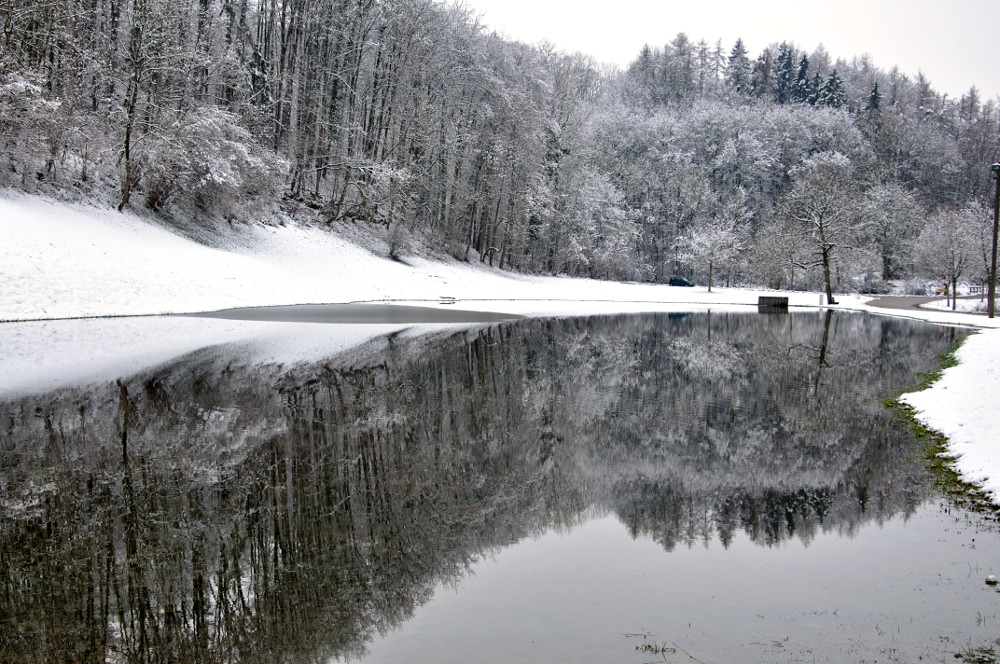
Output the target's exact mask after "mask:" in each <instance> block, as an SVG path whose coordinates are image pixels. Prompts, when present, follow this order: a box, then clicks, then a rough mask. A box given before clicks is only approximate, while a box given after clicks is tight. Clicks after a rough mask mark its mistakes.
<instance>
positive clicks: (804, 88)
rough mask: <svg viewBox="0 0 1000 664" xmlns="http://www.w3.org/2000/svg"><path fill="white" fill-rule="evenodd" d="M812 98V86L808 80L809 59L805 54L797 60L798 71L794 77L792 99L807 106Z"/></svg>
mask: <svg viewBox="0 0 1000 664" xmlns="http://www.w3.org/2000/svg"><path fill="white" fill-rule="evenodd" d="M812 97H813V85H812V82H811V80H810V79H809V58H808V57H807V56H806V54H805V53H803V54H802V58H801V59H800V60H799V70H798V73H796V75H795V87H794V88H793V90H792V99H794V100H795V101H797V102H800V103H803V104H808V103H811V102H810V99H812Z"/></svg>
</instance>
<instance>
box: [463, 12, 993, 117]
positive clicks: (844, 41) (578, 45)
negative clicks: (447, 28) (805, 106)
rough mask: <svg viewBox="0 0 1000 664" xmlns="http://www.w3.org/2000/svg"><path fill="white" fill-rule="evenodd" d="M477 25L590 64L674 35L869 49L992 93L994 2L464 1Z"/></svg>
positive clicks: (906, 68)
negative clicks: (476, 15) (588, 58)
mask: <svg viewBox="0 0 1000 664" xmlns="http://www.w3.org/2000/svg"><path fill="white" fill-rule="evenodd" d="M465 4H466V5H467V6H468V7H469V8H471V9H473V10H474V11H477V12H481V13H482V22H483V23H484V24H486V25H487V26H489V27H490V28H492V29H494V30H497V31H498V32H500V33H503V34H505V35H507V36H508V37H509V38H511V39H515V40H518V41H524V42H528V43H537V42H539V41H541V40H548V41H550V42H552V43H553V44H554V45H555V46H556V47H557V48H558V49H560V50H563V51H573V52H575V51H579V52H582V53H587V54H589V55H592V56H594V57H595V58H596V59H597V60H598V61H600V62H609V63H614V64H617V65H619V66H622V67H624V66H627V65H628V63H629V62H631V61H632V59H633V58H634V57H635V56H636V55H637V54H638V52H639V50H640V49H641V48H642V46H643V44H647V43H648V44H650V45H651V46H662V45H663V44H666V43H667V42H669V41H670V40H671V39H673V38H674V37H675V36H676V35H677V33H678V32H684V33H686V34H687V35H688V37H690V38H691V39H692V41H695V42H697V41H698V40H699V39H704V40H705V41H707V42H708V43H710V44H714V43H715V42H716V40H718V39H722V44H723V47H724V48H725V51H726V53H727V54H728V53H729V51H730V49H731V48H732V46H733V43H735V41H736V39H737V38H739V37H742V39H743V42H744V43H745V44H746V46H747V49H748V50H749V51H750V54H751V56H752V57H756V56H757V55H758V54H759V53H760V52H761V51H762V50H763V49H764V48H765V47H766V46H767V45H768V44H771V43H773V42H781V41H791V42H793V43H795V45H796V46H797V47H798V48H800V49H803V50H805V51H807V52H812V51H813V50H814V49H815V48H816V47H817V46H818V45H820V44H822V45H823V46H824V47H825V48H826V50H827V51H828V52H829V53H830V56H831V58H832V59H833V60H836V59H837V58H838V57H841V58H845V59H850V58H852V57H854V56H857V55H862V54H864V53H869V54H870V55H871V56H872V60H873V62H874V64H875V65H876V66H877V67H879V68H881V69H883V70H886V71H888V70H890V69H892V67H893V65H898V66H899V69H900V71H901V72H903V73H905V74H907V75H909V76H911V77H915V76H916V74H917V72H919V71H922V72H923V73H924V75H925V76H926V77H927V78H928V79H929V80H930V82H931V84H932V85H933V86H934V88H935V89H936V90H938V91H939V92H944V93H947V94H948V95H949V96H951V97H953V98H954V97H959V96H961V95H962V94H963V93H965V92H967V91H968V90H969V88H970V87H971V86H972V85H975V86H976V88H977V89H978V90H979V91H980V95H981V97H982V99H984V100H985V99H989V98H993V97H996V96H998V95H1000V0H826V1H824V2H816V1H814V0H767V1H766V2H762V1H753V0H465Z"/></svg>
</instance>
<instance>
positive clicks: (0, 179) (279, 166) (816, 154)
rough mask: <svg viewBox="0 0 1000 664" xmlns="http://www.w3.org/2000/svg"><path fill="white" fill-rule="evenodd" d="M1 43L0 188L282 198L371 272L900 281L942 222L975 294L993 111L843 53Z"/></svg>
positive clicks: (191, 20) (136, 26) (178, 9)
mask: <svg viewBox="0 0 1000 664" xmlns="http://www.w3.org/2000/svg"><path fill="white" fill-rule="evenodd" d="M0 26H2V27H0V71H2V80H0V145H2V148H0V149H2V151H3V153H4V162H5V163H4V164H3V168H2V169H0V173H2V174H0V183H3V184H7V185H12V186H16V187H20V188H24V189H28V190H35V189H39V188H41V189H42V190H45V191H61V192H66V191H72V192H76V191H78V190H79V191H80V192H82V193H80V194H77V193H74V194H73V195H87V196H98V197H102V196H103V197H105V198H106V199H111V198H113V202H114V204H116V205H117V206H119V207H120V208H122V209H124V208H125V207H126V206H137V205H142V206H148V207H149V208H152V209H154V210H159V211H163V212H165V213H167V214H173V215H192V214H193V215H204V216H205V217H206V218H207V217H221V218H230V219H232V218H242V219H254V218H260V217H262V216H265V215H266V214H267V213H268V212H269V211H270V210H271V209H273V208H274V206H275V205H278V204H284V205H300V206H301V205H305V206H308V207H310V208H312V209H314V210H316V211H317V213H318V214H319V215H320V216H321V218H322V219H324V220H325V221H327V222H329V223H331V224H335V223H338V222H362V223H365V224H368V225H370V227H372V228H373V229H377V230H378V231H379V232H380V233H384V234H385V237H386V239H387V240H388V246H389V250H390V253H392V254H400V253H405V252H406V251H408V250H409V247H410V246H411V244H412V243H413V242H414V241H416V242H419V243H421V244H425V245H429V246H433V247H438V248H442V249H444V250H446V251H448V252H450V253H451V254H453V255H455V256H457V257H460V258H463V259H467V260H475V259H478V260H481V261H485V262H489V263H490V264H492V265H495V266H498V267H500V268H509V269H515V270H521V271H531V272H549V273H564V274H571V275H580V276H594V277H599V278H618V279H645V280H656V281H662V280H664V279H666V278H667V277H668V276H671V275H673V274H675V273H677V272H684V273H686V274H689V275H690V274H694V273H698V276H699V278H702V277H703V276H708V277H709V278H711V276H712V275H713V274H716V275H718V276H717V278H719V277H721V278H725V279H727V280H752V281H755V282H757V283H768V284H770V285H776V286H786V287H798V286H806V285H816V284H818V283H820V282H821V281H823V282H826V283H827V285H828V287H844V286H845V283H844V282H845V281H851V280H853V279H855V278H857V277H867V280H868V282H869V283H868V284H867V285H869V286H872V287H874V282H876V281H882V280H887V279H895V278H900V277H905V276H908V275H912V274H914V273H915V271H917V270H921V269H923V268H926V265H925V262H924V261H921V260H920V256H922V255H923V254H922V253H921V251H922V250H920V251H918V249H919V248H920V246H921V245H920V243H919V242H917V239H918V238H919V237H920V232H921V230H922V229H923V227H924V226H925V225H926V223H927V222H926V220H927V219H936V218H937V217H935V215H943V214H949V215H953V216H954V215H958V216H960V217H962V218H963V219H967V220H968V224H969V226H968V228H964V230H963V232H962V233H960V234H959V235H960V239H961V241H962V242H964V243H965V244H964V245H963V247H964V248H963V251H964V252H965V254H967V256H966V261H965V263H964V266H965V267H963V268H962V269H960V270H959V276H960V277H961V276H963V275H965V276H966V277H972V276H974V275H973V272H976V274H975V276H981V275H980V274H979V272H981V270H980V265H979V264H980V263H981V262H982V261H979V260H978V254H977V253H976V252H977V251H981V247H979V246H978V245H973V244H970V243H969V242H966V239H967V238H969V237H971V236H973V235H975V234H976V233H978V231H976V229H975V228H973V227H974V226H975V224H977V223H980V221H981V220H982V218H983V217H984V216H988V215H986V214H985V210H984V208H985V206H987V205H988V204H989V202H990V196H989V194H990V192H991V191H992V183H991V179H990V172H989V165H990V164H991V163H992V162H994V161H996V160H997V158H998V157H1000V113H998V107H997V104H996V101H995V100H985V101H984V100H981V99H980V97H979V94H978V93H977V91H976V90H975V88H973V89H971V90H970V91H969V92H968V93H967V94H966V95H963V96H962V97H961V98H960V99H957V100H955V99H950V98H948V97H947V96H946V95H942V94H939V93H937V92H936V91H935V90H934V89H933V88H932V86H931V84H930V82H929V81H927V80H926V79H925V78H924V77H923V76H918V77H917V78H916V79H913V78H910V77H908V76H906V75H904V74H902V73H900V72H899V71H897V70H892V71H890V72H886V71H883V70H881V69H879V68H877V67H875V66H874V64H873V63H871V62H870V61H869V60H868V59H866V58H860V59H855V60H853V61H851V62H846V61H842V60H837V61H833V60H832V58H831V57H830V56H829V55H828V54H827V53H826V52H825V51H823V49H822V48H821V47H820V48H819V49H817V50H816V51H814V52H812V53H805V52H803V51H801V50H799V49H798V48H796V47H795V46H794V45H793V44H792V43H790V42H786V43H782V44H776V45H772V46H770V47H768V48H767V49H765V50H764V51H763V52H762V53H760V54H759V55H758V56H757V57H756V58H753V57H752V56H751V54H749V53H748V51H747V49H746V48H745V46H744V45H743V42H742V41H738V42H737V43H736V44H735V45H733V46H732V48H724V47H723V45H722V44H721V43H717V44H715V45H709V44H706V43H705V42H698V43H694V42H692V41H691V40H689V39H688V38H687V37H686V36H685V35H684V34H679V35H677V37H675V38H674V39H672V40H671V41H670V42H669V43H667V44H665V45H664V46H662V47H659V48H650V47H646V48H644V49H642V51H641V52H640V53H639V54H638V56H637V58H636V60H635V61H634V62H633V64H632V65H631V66H630V67H629V68H628V69H627V70H626V71H624V72H622V71H617V70H614V69H610V68H607V67H602V66H600V65H598V64H596V63H595V62H593V61H592V60H590V59H589V58H587V57H584V56H581V55H569V54H564V53H560V52H556V51H554V50H552V49H551V48H548V47H532V46H526V45H524V44H520V43H513V42H509V41H506V40H504V39H502V38H500V37H499V36H497V35H496V34H495V33H492V32H490V31H489V30H488V29H487V28H486V27H485V26H483V25H481V24H480V23H479V22H478V21H477V18H476V16H475V15H474V14H473V13H471V12H470V11H469V10H468V9H466V8H463V7H461V6H459V5H449V4H443V3H441V2H437V1H435V0H416V1H412V0H179V1H177V0H32V1H31V2H28V1H27V0H2V1H0ZM828 178H829V179H828ZM827 185H829V186H827ZM817 195H819V196H825V197H826V198H827V199H828V201H827V202H828V203H829V202H831V201H832V202H833V203H835V204H837V205H840V206H843V214H842V215H840V217H841V218H840V219H838V220H837V224H836V225H837V228H836V229H830V230H835V232H832V233H826V232H823V229H822V228H821V225H822V223H825V221H822V220H817V218H816V216H815V214H813V213H810V212H808V211H806V212H803V210H802V209H801V206H799V208H796V205H798V203H801V200H802V199H805V198H810V197H815V196H817ZM796 201H798V203H797V202H796ZM109 202H111V201H110V200H109ZM817 223H819V224H820V226H817ZM937 225H938V226H940V225H941V224H940V223H937ZM974 231H975V232H974ZM821 235H822V236H831V235H832V236H834V237H836V240H834V241H829V240H825V239H824V240H819V239H817V238H818V237H819V236H821ZM928 242H930V240H928ZM776 247H778V249H779V250H777V251H776V250H775V248H776ZM923 271H924V272H925V273H927V274H928V275H929V274H930V273H931V272H932V270H930V269H929V268H927V269H923ZM939 272H940V269H938V268H935V270H934V275H935V276H948V277H949V278H950V277H951V276H954V275H943V274H938V273H939ZM953 272H954V270H953ZM956 280H957V278H956ZM850 285H857V284H850Z"/></svg>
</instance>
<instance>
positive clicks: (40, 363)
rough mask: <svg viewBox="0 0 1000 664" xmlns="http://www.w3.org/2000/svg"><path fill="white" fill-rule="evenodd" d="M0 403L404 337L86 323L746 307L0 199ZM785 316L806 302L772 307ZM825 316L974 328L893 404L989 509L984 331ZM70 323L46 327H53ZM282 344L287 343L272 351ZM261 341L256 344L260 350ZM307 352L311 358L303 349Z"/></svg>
mask: <svg viewBox="0 0 1000 664" xmlns="http://www.w3.org/2000/svg"><path fill="white" fill-rule="evenodd" d="M0 234H2V235H0V236H2V238H3V242H2V244H0V321H30V322H8V323H5V324H0V396H2V395H3V394H4V393H8V394H11V393H16V392H19V391H23V390H28V389H32V390H34V389H43V388H49V387H55V386H58V385H60V384H63V383H64V382H65V381H69V380H84V379H99V378H101V377H106V376H113V375H120V374H121V373H122V372H123V371H126V370H128V369H138V368H141V367H143V366H149V365H150V364H152V363H155V362H161V361H165V360H167V359H169V358H171V357H176V356H177V355H180V354H182V353H185V352H188V351H190V350H194V349H196V348H200V347H203V346H205V345H207V344H211V343H223V342H232V341H242V340H246V341H247V343H248V348H249V349H250V350H252V352H255V353H262V354H266V355H267V356H268V357H269V358H271V359H276V360H279V361H292V360H294V359H296V358H297V357H303V356H304V355H308V354H309V353H310V352H313V351H315V352H320V349H322V352H326V353H328V354H329V353H331V352H333V351H335V350H337V349H349V348H351V347H354V346H357V345H360V344H363V343H365V342H366V341H367V340H369V339H372V338H374V337H376V336H378V335H380V334H384V333H385V332H386V328H387V327H397V328H401V327H405V328H407V333H409V334H423V333H426V332H427V331H432V330H434V329H440V328H442V327H454V326H455V324H448V325H433V324H430V325H421V326H413V325H394V326H387V325H357V326H317V325H310V324H308V323H302V324H296V325H289V324H276V323H260V322H245V321H224V320H216V319H206V318H188V317H169V318H164V317H159V316H151V317H141V318H116V319H114V320H99V321H95V320H92V319H91V317H96V316H133V315H144V314H174V313H190V312H199V311H212V310H217V309H224V308H230V307H244V306H261V305H269V304H305V303H347V302H366V301H367V302H387V303H393V304H421V305H424V306H435V307H450V308H462V309H469V310H482V311H495V312H504V313H514V314H521V315H528V316H550V315H569V314H590V313H594V314H596V313H619V312H637V311H677V310H702V309H708V308H711V309H713V310H717V309H727V308H745V307H747V306H755V305H756V303H757V298H758V296H759V295H761V294H769V295H774V294H779V293H775V292H773V291H771V292H767V293H764V292H763V291H757V290H746V289H729V288H725V289H720V288H715V289H713V291H712V292H711V293H709V292H707V290H706V289H705V288H704V287H694V288H681V287H671V286H663V285H650V284H633V283H613V282H601V281H593V280H586V279H570V278H557V277H528V276H518V275H512V274H509V273H501V272H499V271H498V270H495V269H491V268H488V267H486V266H481V265H475V264H468V263H461V262H458V261H430V260H426V259H422V258H413V259H407V261H406V263H405V264H404V263H402V262H396V261H392V260H389V259H387V258H384V257H381V256H378V255H375V254H373V253H371V252H369V251H367V250H365V249H363V248H361V247H359V246H356V245H354V244H351V243H350V242H347V241H345V240H343V239H340V238H337V237H335V236H334V235H332V234H330V233H326V232H323V231H321V230H318V229H315V228H309V227H306V226H303V225H298V224H294V223H289V224H286V225H274V226H251V227H245V228H243V229H241V232H240V233H238V234H237V233H234V234H232V235H231V236H230V239H229V240H228V241H225V240H223V241H221V242H220V245H221V246H218V247H215V248H210V247H207V246H204V245H202V244H198V243H196V242H194V241H192V240H190V239H187V238H185V237H183V236H182V235H180V234H178V233H173V232H170V231H169V230H167V229H165V228H164V227H163V226H161V225H159V224H157V223H155V222H153V221H151V220H149V219H147V218H144V217H142V216H141V215H139V214H135V213H128V212H126V213H124V214H120V213H118V212H116V211H114V210H110V209H104V210H100V209H96V208H91V207H86V206H82V205H67V204H63V203H57V202H52V201H49V200H45V199H42V198H38V197H33V196H26V195H23V194H18V193H15V192H10V191H0ZM780 294H781V295H786V296H788V298H789V303H790V304H791V305H792V306H797V307H815V306H818V305H819V304H820V303H821V298H820V295H819V294H817V293H780ZM838 299H839V301H840V304H838V305H836V307H835V308H838V309H850V310H868V311H878V312H879V313H884V314H886V315H905V316H908V317H912V318H920V319H923V320H928V321H932V322H939V323H943V324H955V325H967V326H974V327H978V328H982V330H981V332H980V333H979V334H976V335H972V336H971V337H969V339H968V341H966V343H965V345H964V346H963V347H962V349H961V350H960V351H959V354H958V358H959V361H960V362H959V365H958V366H956V367H954V368H951V369H948V370H947V371H945V372H944V375H943V376H942V377H941V379H940V380H939V381H938V382H937V383H936V384H935V385H934V386H933V387H932V388H931V389H929V390H925V391H923V392H920V393H915V394H911V395H907V396H906V397H905V398H904V400H905V401H906V402H907V403H909V404H910V405H912V406H913V407H914V408H915V409H916V411H917V413H918V417H919V418H920V419H921V421H923V423H924V424H925V425H927V426H929V427H931V428H933V429H936V430H938V431H940V432H941V433H943V434H945V435H946V436H948V438H949V439H950V440H951V450H950V451H951V452H952V453H953V454H956V455H958V456H959V459H958V462H957V467H958V470H959V471H960V472H961V473H962V474H963V475H964V476H965V477H966V478H967V479H969V480H972V481H975V482H977V483H980V484H981V485H982V486H983V488H985V489H986V490H988V491H990V492H991V493H992V494H993V496H994V498H995V499H996V498H997V497H1000V433H997V432H996V431H995V430H994V428H993V425H994V423H995V419H996V418H995V416H994V408H995V405H996V403H997V399H996V398H995V397H994V395H995V394H1000V329H998V328H1000V322H998V320H1000V319H994V320H990V319H988V318H986V317H985V316H981V315H974V314H970V313H962V312H958V313H952V312H950V311H944V310H936V309H923V310H916V309H912V310H905V311H903V310H881V309H879V310H876V309H874V308H872V307H871V306H869V305H867V304H866V303H865V301H866V299H867V298H862V297H858V296H842V297H839V298H838ZM63 318H81V319H84V320H76V321H71V322H68V321H59V322H55V321H54V320H53V319H63ZM293 332H294V336H295V338H296V342H295V343H294V344H291V343H289V344H285V343H283V341H284V340H287V339H289V338H291V333H293ZM261 339H266V340H267V342H266V343H262V342H261ZM310 349H312V350H310Z"/></svg>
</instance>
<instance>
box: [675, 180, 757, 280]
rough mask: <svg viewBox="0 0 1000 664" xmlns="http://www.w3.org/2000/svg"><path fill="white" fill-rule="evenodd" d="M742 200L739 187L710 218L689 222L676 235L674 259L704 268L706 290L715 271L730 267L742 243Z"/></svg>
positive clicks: (744, 234) (743, 235) (743, 233)
mask: <svg viewBox="0 0 1000 664" xmlns="http://www.w3.org/2000/svg"><path fill="white" fill-rule="evenodd" d="M744 200H745V194H744V193H743V192H742V190H741V191H740V192H739V193H738V195H737V196H735V197H734V199H733V201H732V202H731V203H730V204H728V205H726V206H725V207H723V208H722V209H721V210H720V211H719V213H718V214H717V215H716V216H715V217H714V218H712V219H705V220H702V221H699V222H698V223H695V224H692V225H691V226H689V227H688V228H686V229H685V230H684V232H683V233H681V235H680V237H678V238H677V241H676V247H675V248H676V255H677V261H678V262H680V263H682V264H687V265H690V266H692V267H694V268H695V269H696V270H699V271H703V272H705V273H706V274H707V276H708V290H709V292H711V291H712V276H713V274H714V273H715V271H716V270H720V269H726V268H732V267H733V266H734V265H735V264H736V261H737V260H738V259H739V257H740V256H741V254H742V252H743V250H744V248H745V247H746V236H747V232H746V221H747V218H748V213H747V211H746V209H745V207H744V205H743V202H744Z"/></svg>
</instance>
